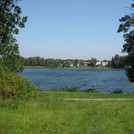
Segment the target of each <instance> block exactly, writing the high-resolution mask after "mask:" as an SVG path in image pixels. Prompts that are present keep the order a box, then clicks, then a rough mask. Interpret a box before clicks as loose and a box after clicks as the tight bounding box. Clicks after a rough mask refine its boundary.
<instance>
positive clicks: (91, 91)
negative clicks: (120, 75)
mask: <svg viewBox="0 0 134 134" xmlns="http://www.w3.org/2000/svg"><path fill="white" fill-rule="evenodd" d="M82 91H83V92H88V93H100V92H99V91H98V90H97V89H95V88H89V89H84V90H82Z"/></svg>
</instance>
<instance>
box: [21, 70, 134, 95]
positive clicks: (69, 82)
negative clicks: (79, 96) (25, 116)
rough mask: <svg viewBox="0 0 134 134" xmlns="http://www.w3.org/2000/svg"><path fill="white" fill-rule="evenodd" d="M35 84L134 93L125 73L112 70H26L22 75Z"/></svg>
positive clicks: (50, 87) (49, 87)
mask: <svg viewBox="0 0 134 134" xmlns="http://www.w3.org/2000/svg"><path fill="white" fill-rule="evenodd" d="M21 75H22V76H23V77H26V78H28V79H30V80H31V81H32V82H33V83H35V85H36V87H37V88H38V89H44V90H46V89H55V88H61V87H77V88H78V89H81V90H82V89H88V88H95V89H97V90H99V91H100V92H101V93H111V92H113V91H114V90H116V89H119V90H123V92H124V93H128V92H134V84H131V83H130V82H129V81H128V78H127V77H126V75H125V71H124V70H122V69H110V68H26V69H24V72H23V73H22V74H21Z"/></svg>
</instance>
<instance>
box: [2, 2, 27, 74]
mask: <svg viewBox="0 0 134 134" xmlns="http://www.w3.org/2000/svg"><path fill="white" fill-rule="evenodd" d="M18 1H20V0H0V65H4V66H6V67H9V68H11V71H15V72H19V71H21V69H22V65H20V56H19V47H18V43H17V40H16V38H15V36H14V35H17V34H18V33H19V29H18V28H23V27H24V26H25V24H24V23H25V22H26V21H27V16H25V17H21V15H20V14H21V8H20V7H19V6H17V2H18Z"/></svg>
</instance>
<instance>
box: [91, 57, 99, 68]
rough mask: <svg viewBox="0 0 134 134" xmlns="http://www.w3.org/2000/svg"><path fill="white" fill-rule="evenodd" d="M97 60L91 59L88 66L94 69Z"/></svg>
mask: <svg viewBox="0 0 134 134" xmlns="http://www.w3.org/2000/svg"><path fill="white" fill-rule="evenodd" d="M96 62H97V59H96V58H91V60H90V65H91V66H93V67H95V66H96Z"/></svg>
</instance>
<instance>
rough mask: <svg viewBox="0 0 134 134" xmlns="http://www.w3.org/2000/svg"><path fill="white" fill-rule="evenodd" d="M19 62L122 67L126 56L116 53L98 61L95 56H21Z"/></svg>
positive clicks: (38, 64) (54, 65) (29, 64)
mask: <svg viewBox="0 0 134 134" xmlns="http://www.w3.org/2000/svg"><path fill="white" fill-rule="evenodd" d="M20 59H21V62H22V63H23V64H24V66H35V67H36V66H42V67H112V68H124V67H125V66H126V65H127V62H126V56H119V55H118V54H116V55H115V56H114V57H112V58H111V60H102V61H99V60H97V59H96V58H91V59H89V60H79V59H66V60H63V59H52V58H49V59H44V58H41V57H39V56H37V57H29V58H24V57H21V58H20Z"/></svg>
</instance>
